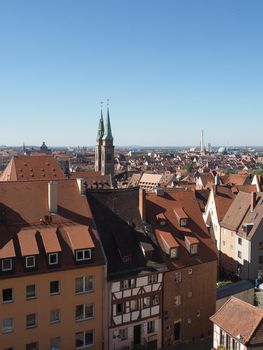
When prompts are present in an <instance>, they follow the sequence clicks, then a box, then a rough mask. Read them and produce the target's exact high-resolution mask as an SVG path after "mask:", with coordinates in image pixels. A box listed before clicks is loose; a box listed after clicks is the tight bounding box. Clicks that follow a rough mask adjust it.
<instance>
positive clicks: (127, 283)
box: [121, 279, 135, 289]
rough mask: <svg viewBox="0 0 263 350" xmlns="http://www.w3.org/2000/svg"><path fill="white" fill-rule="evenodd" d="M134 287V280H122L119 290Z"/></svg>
mask: <svg viewBox="0 0 263 350" xmlns="http://www.w3.org/2000/svg"><path fill="white" fill-rule="evenodd" d="M134 286H135V280H134V279H131V280H123V281H121V289H129V288H133V287H134Z"/></svg>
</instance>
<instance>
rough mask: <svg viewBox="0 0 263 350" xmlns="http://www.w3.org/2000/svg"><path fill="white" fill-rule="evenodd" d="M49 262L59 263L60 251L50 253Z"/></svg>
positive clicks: (51, 263) (52, 263)
mask: <svg viewBox="0 0 263 350" xmlns="http://www.w3.org/2000/svg"><path fill="white" fill-rule="evenodd" d="M48 264H49V265H57V264H58V253H50V254H48Z"/></svg>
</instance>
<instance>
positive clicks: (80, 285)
mask: <svg viewBox="0 0 263 350" xmlns="http://www.w3.org/2000/svg"><path fill="white" fill-rule="evenodd" d="M93 290H94V277H93V276H88V277H77V278H76V279H75V293H76V294H79V293H89V292H92V291H93Z"/></svg>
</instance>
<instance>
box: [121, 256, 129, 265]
mask: <svg viewBox="0 0 263 350" xmlns="http://www.w3.org/2000/svg"><path fill="white" fill-rule="evenodd" d="M122 261H123V262H124V264H129V263H130V262H131V255H130V254H129V255H124V256H123V257H122Z"/></svg>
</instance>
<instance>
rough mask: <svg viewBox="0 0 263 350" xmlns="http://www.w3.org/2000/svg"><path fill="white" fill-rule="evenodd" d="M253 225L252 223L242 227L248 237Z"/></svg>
mask: <svg viewBox="0 0 263 350" xmlns="http://www.w3.org/2000/svg"><path fill="white" fill-rule="evenodd" d="M253 225H254V224H253V223H252V222H251V223H245V224H243V225H242V230H243V232H245V233H246V234H247V235H248V234H249V232H250V231H251V230H252V228H253Z"/></svg>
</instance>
